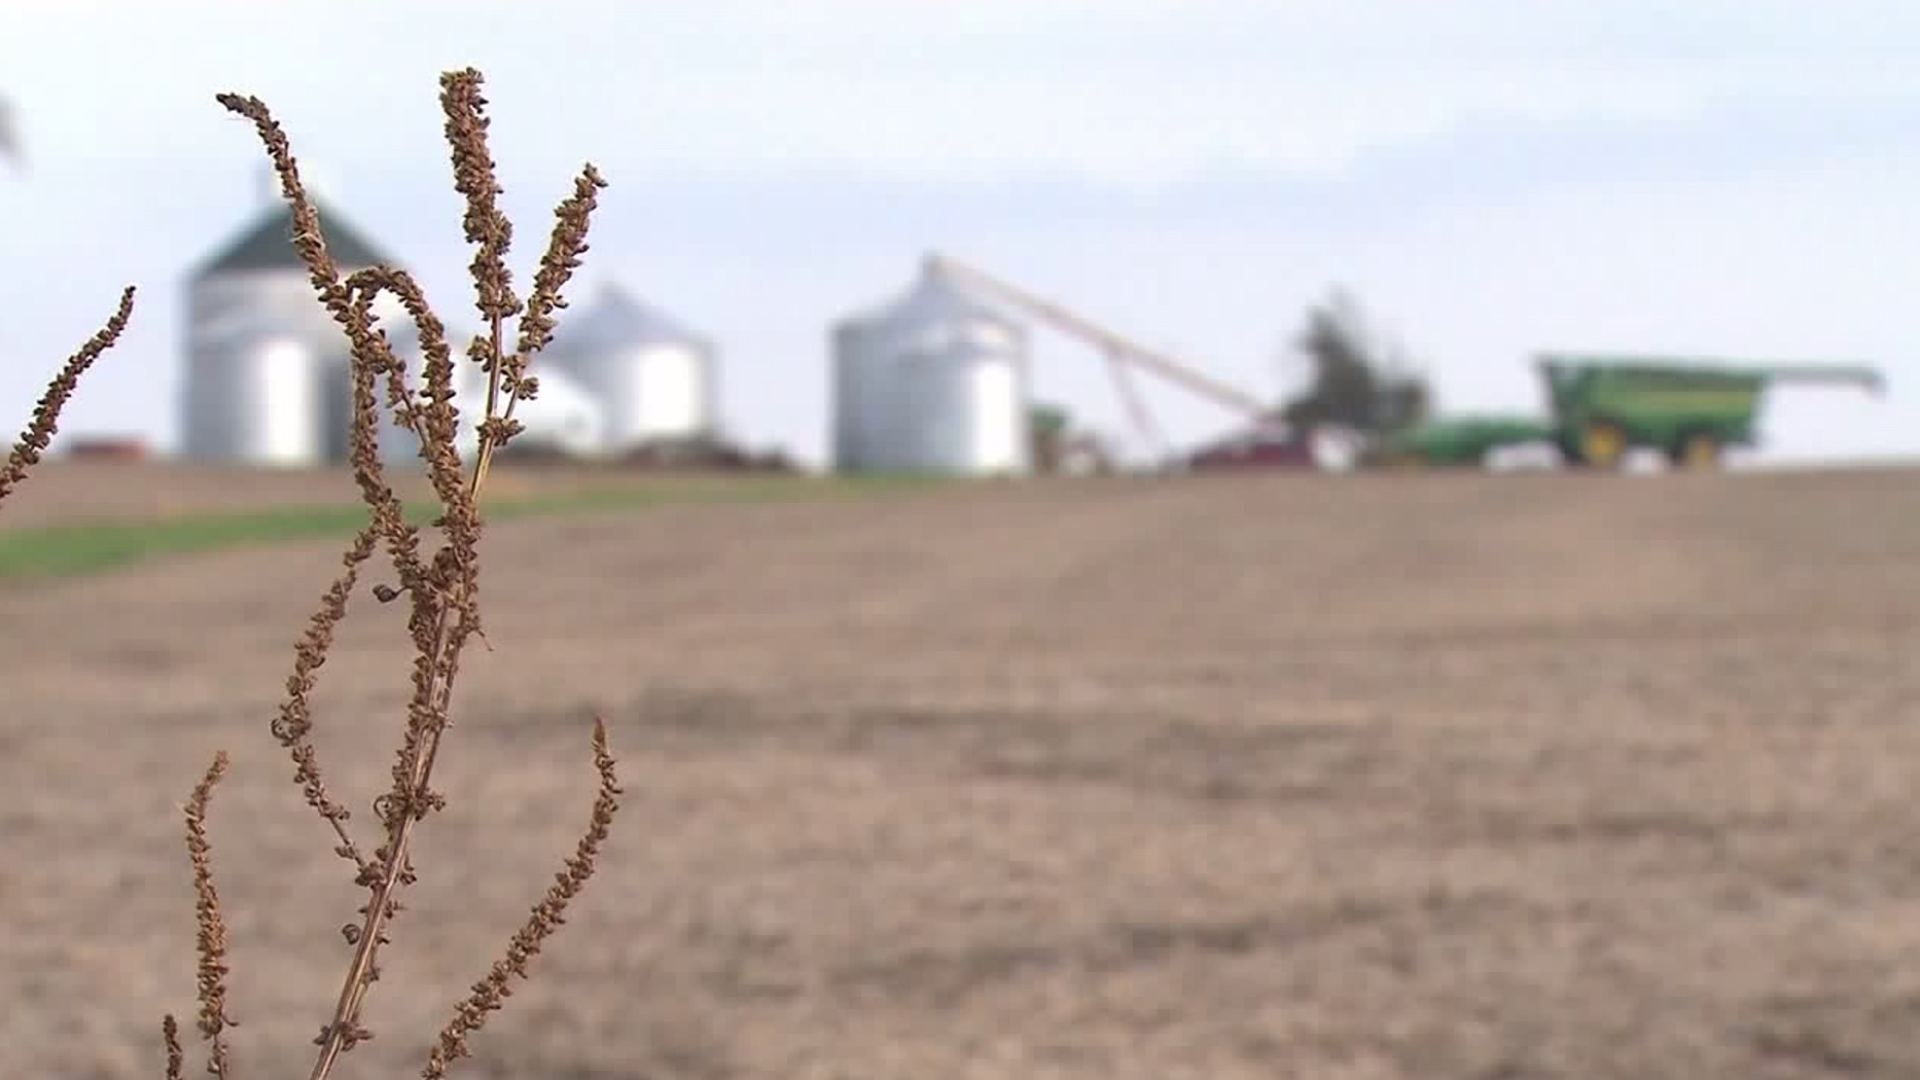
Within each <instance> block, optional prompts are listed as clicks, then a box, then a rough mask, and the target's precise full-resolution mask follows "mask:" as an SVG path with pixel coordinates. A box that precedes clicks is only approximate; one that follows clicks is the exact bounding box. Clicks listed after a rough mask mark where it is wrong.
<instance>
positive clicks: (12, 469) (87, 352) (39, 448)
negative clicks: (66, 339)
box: [0, 285, 133, 500]
mask: <svg viewBox="0 0 1920 1080" xmlns="http://www.w3.org/2000/svg"><path fill="white" fill-rule="evenodd" d="M131 318H133V286H131V285H129V286H127V287H126V289H125V290H123V291H122V292H121V293H120V307H119V309H118V310H116V311H115V312H114V313H113V315H112V316H111V317H110V318H108V319H107V324H106V325H105V326H103V327H101V328H100V330H99V332H97V333H95V334H94V335H93V337H91V338H89V339H87V343H86V344H85V345H82V346H80V350H79V351H78V352H76V353H74V354H73V355H72V356H70V357H68V358H67V362H66V364H65V365H64V366H62V367H61V369H60V374H59V375H57V376H55V377H54V380H53V382H51V383H50V384H48V386H47V392H46V393H45V394H43V395H41V398H40V403H39V404H38V405H36V406H35V407H34V410H33V419H32V420H31V421H29V422H28V424H27V429H26V430H25V431H23V432H21V433H20V441H19V442H17V443H15V444H14V447H13V452H12V453H10V454H8V455H7V464H6V468H5V469H0V500H4V499H5V498H6V497H7V496H8V495H9V494H11V493H12V492H13V489H14V488H15V487H18V486H19V484H20V481H22V480H25V479H26V478H27V471H28V470H29V469H32V468H33V467H34V466H35V465H38V464H39V463H40V455H41V454H43V453H45V452H46V449H47V447H48V446H50V445H52V444H53V436H54V434H55V432H57V431H58V430H59V425H60V410H62V409H64V408H66V407H67V400H68V399H69V398H71V397H72V396H73V391H74V388H75V387H77V386H79V385H80V376H82V375H84V374H86V372H87V369H88V368H90V367H92V366H93V363H94V361H96V360H98V359H100V357H101V354H103V353H105V352H106V351H107V350H108V349H111V348H113V344H114V342H116V341H119V340H120V335H121V333H122V332H123V331H125V330H126V328H127V320H129V319H131Z"/></svg>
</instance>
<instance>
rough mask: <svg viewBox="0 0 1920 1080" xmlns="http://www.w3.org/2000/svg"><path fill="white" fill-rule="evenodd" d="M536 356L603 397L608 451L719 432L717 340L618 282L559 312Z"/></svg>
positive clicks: (548, 371) (549, 369) (547, 368)
mask: <svg viewBox="0 0 1920 1080" xmlns="http://www.w3.org/2000/svg"><path fill="white" fill-rule="evenodd" d="M536 363H537V365H539V366H540V367H541V368H542V370H543V372H544V373H543V374H542V376H541V378H542V381H543V382H544V381H545V379H546V378H547V377H548V376H551V375H554V374H556V373H559V374H564V375H565V376H566V377H568V378H570V379H571V380H572V381H573V382H574V383H575V384H576V385H577V386H578V387H579V388H580V389H582V390H584V391H586V392H587V393H588V394H589V395H591V396H592V397H593V398H594V399H595V400H596V401H598V402H599V404H600V408H601V410H602V415H603V417H604V420H605V431H606V446H605V450H606V452H607V453H609V454H623V453H626V452H628V451H631V450H634V449H636V448H638V447H641V446H645V445H648V444H654V443H663V442H667V443H671V442H683V441H687V440H691V439H698V438H703V437H706V436H710V435H712V434H713V433H714V429H715V427H716V424H715V412H716V399H717V397H718V394H717V389H718V387H717V382H718V367H719V364H718V359H717V357H716V351H715V349H714V347H713V345H712V343H711V342H709V341H708V340H707V339H706V338H703V337H701V336H700V335H698V334H695V333H692V332H691V331H689V330H687V329H686V328H685V327H683V326H682V325H680V323H678V322H677V321H675V320H674V319H672V318H671V317H669V316H667V315H664V314H662V313H661V312H659V311H657V310H655V309H654V308H652V307H649V306H648V305H647V304H645V303H643V302H641V301H640V300H639V299H637V298H635V297H634V296H633V295H632V294H631V293H629V292H628V291H627V290H625V289H623V288H621V287H620V286H618V285H615V284H612V283H607V284H604V285H602V286H601V287H600V289H599V291H598V292H597V293H596V294H595V295H594V298H593V300H592V301H591V303H589V304H585V305H582V306H581V307H580V308H578V309H575V310H570V311H569V312H568V314H566V315H565V316H564V317H562V318H561V319H560V325H559V327H558V328H557V329H556V330H555V331H554V338H553V343H552V344H551V345H549V346H548V348H547V351H546V352H544V353H543V354H542V355H541V359H540V360H539V361H536ZM542 392H543V393H544V391H542Z"/></svg>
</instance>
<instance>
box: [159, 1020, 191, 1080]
mask: <svg viewBox="0 0 1920 1080" xmlns="http://www.w3.org/2000/svg"><path fill="white" fill-rule="evenodd" d="M160 1038H161V1041H162V1042H163V1043H164V1044H165V1046H166V1048H167V1080H181V1073H183V1072H184V1071H185V1070H186V1064H187V1055H186V1052H185V1051H183V1050H181V1049H180V1022H179V1021H177V1020H175V1019H174V1018H173V1014H172V1013H168V1014H167V1015H165V1016H163V1017H161V1018H160Z"/></svg>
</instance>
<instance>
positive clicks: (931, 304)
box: [842, 261, 1022, 333]
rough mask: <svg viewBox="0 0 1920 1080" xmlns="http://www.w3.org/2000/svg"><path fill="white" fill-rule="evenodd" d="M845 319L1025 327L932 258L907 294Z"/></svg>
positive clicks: (859, 322)
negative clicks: (942, 268) (942, 270)
mask: <svg viewBox="0 0 1920 1080" xmlns="http://www.w3.org/2000/svg"><path fill="white" fill-rule="evenodd" d="M842 321H843V322H844V323H852V324H854V325H857V326H863V327H864V326H897V325H907V326H924V325H928V324H934V323H942V322H949V321H954V322H988V323H994V324H997V325H999V326H1002V327H1005V328H1006V329H1008V330H1009V331H1012V332H1015V333H1018V332H1019V331H1020V330H1021V329H1022V327H1021V325H1020V323H1019V322H1017V321H1016V320H1014V319H1012V318H1010V317H1009V316H1008V315H1007V314H1006V313H1005V312H1003V311H1002V310H1000V308H998V307H996V306H995V305H994V304H993V303H992V302H991V301H989V300H987V299H986V298H985V297H982V296H980V295H979V294H978V293H977V292H975V291H973V290H971V289H969V288H967V287H966V286H965V285H963V284H961V283H960V282H957V281H955V280H954V279H953V278H952V277H951V276H949V275H947V274H945V273H942V272H941V271H940V269H939V268H938V266H937V265H935V264H934V263H932V262H931V261H929V262H927V263H925V264H923V265H922V267H921V270H920V276H919V277H917V278H915V279H914V282H913V284H912V285H911V286H909V287H908V289H907V291H906V292H905V293H904V294H902V295H900V296H897V297H895V298H894V299H892V300H889V301H887V302H885V303H883V304H881V305H879V306H878V307H874V308H870V309H868V310H866V311H863V312H858V313H856V314H854V315H851V316H849V317H848V318H846V319H844V320H842Z"/></svg>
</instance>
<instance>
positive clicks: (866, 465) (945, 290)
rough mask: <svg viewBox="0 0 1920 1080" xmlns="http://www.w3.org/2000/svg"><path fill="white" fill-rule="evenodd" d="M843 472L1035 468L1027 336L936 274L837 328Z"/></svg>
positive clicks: (837, 450) (837, 420) (924, 275)
mask: <svg viewBox="0 0 1920 1080" xmlns="http://www.w3.org/2000/svg"><path fill="white" fill-rule="evenodd" d="M833 350H834V360H833V366H834V378H833V382H834V388H833V400H834V432H833V439H832V442H833V447H834V454H835V466H836V468H838V469H841V470H843V471H852V472H926V473H942V474H950V475H962V476H980V475H994V474H1009V473H1013V474H1019V473H1025V472H1027V471H1028V470H1029V469H1030V468H1031V464H1032V462H1031V453H1032V446H1031V440H1030V439H1029V438H1028V432H1027V422H1028V421H1027V406H1028V400H1027V398H1028V386H1027V337H1026V331H1025V329H1024V328H1023V327H1022V326H1021V325H1020V324H1019V323H1017V322H1015V321H1013V320H1012V319H1009V318H1007V317H1006V316H1004V315H1002V314H1000V313H999V312H998V311H996V310H994V309H993V308H992V307H991V306H990V305H989V304H988V303H987V302H985V301H984V300H981V299H979V298H978V297H975V296H973V295H971V294H969V293H968V292H966V291H965V290H964V289H962V288H961V287H960V286H958V285H957V284H955V283H954V282H953V281H951V280H950V279H948V278H947V277H945V276H944V275H942V274H941V273H939V271H938V270H936V269H934V268H933V267H931V266H928V267H926V268H924V269H923V270H922V272H921V275H920V278H919V280H918V281H917V282H916V283H915V285H914V286H913V288H912V289H911V290H910V291H909V292H908V293H907V294H906V295H905V296H904V297H902V298H900V299H898V300H896V301H894V302H893V303H891V304H888V305H886V306H885V307H883V308H881V309H880V310H878V311H875V312H872V313H869V314H866V315H862V316H855V317H853V318H849V319H846V320H843V321H841V322H840V323H838V324H836V325H835V326H834V328H833Z"/></svg>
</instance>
